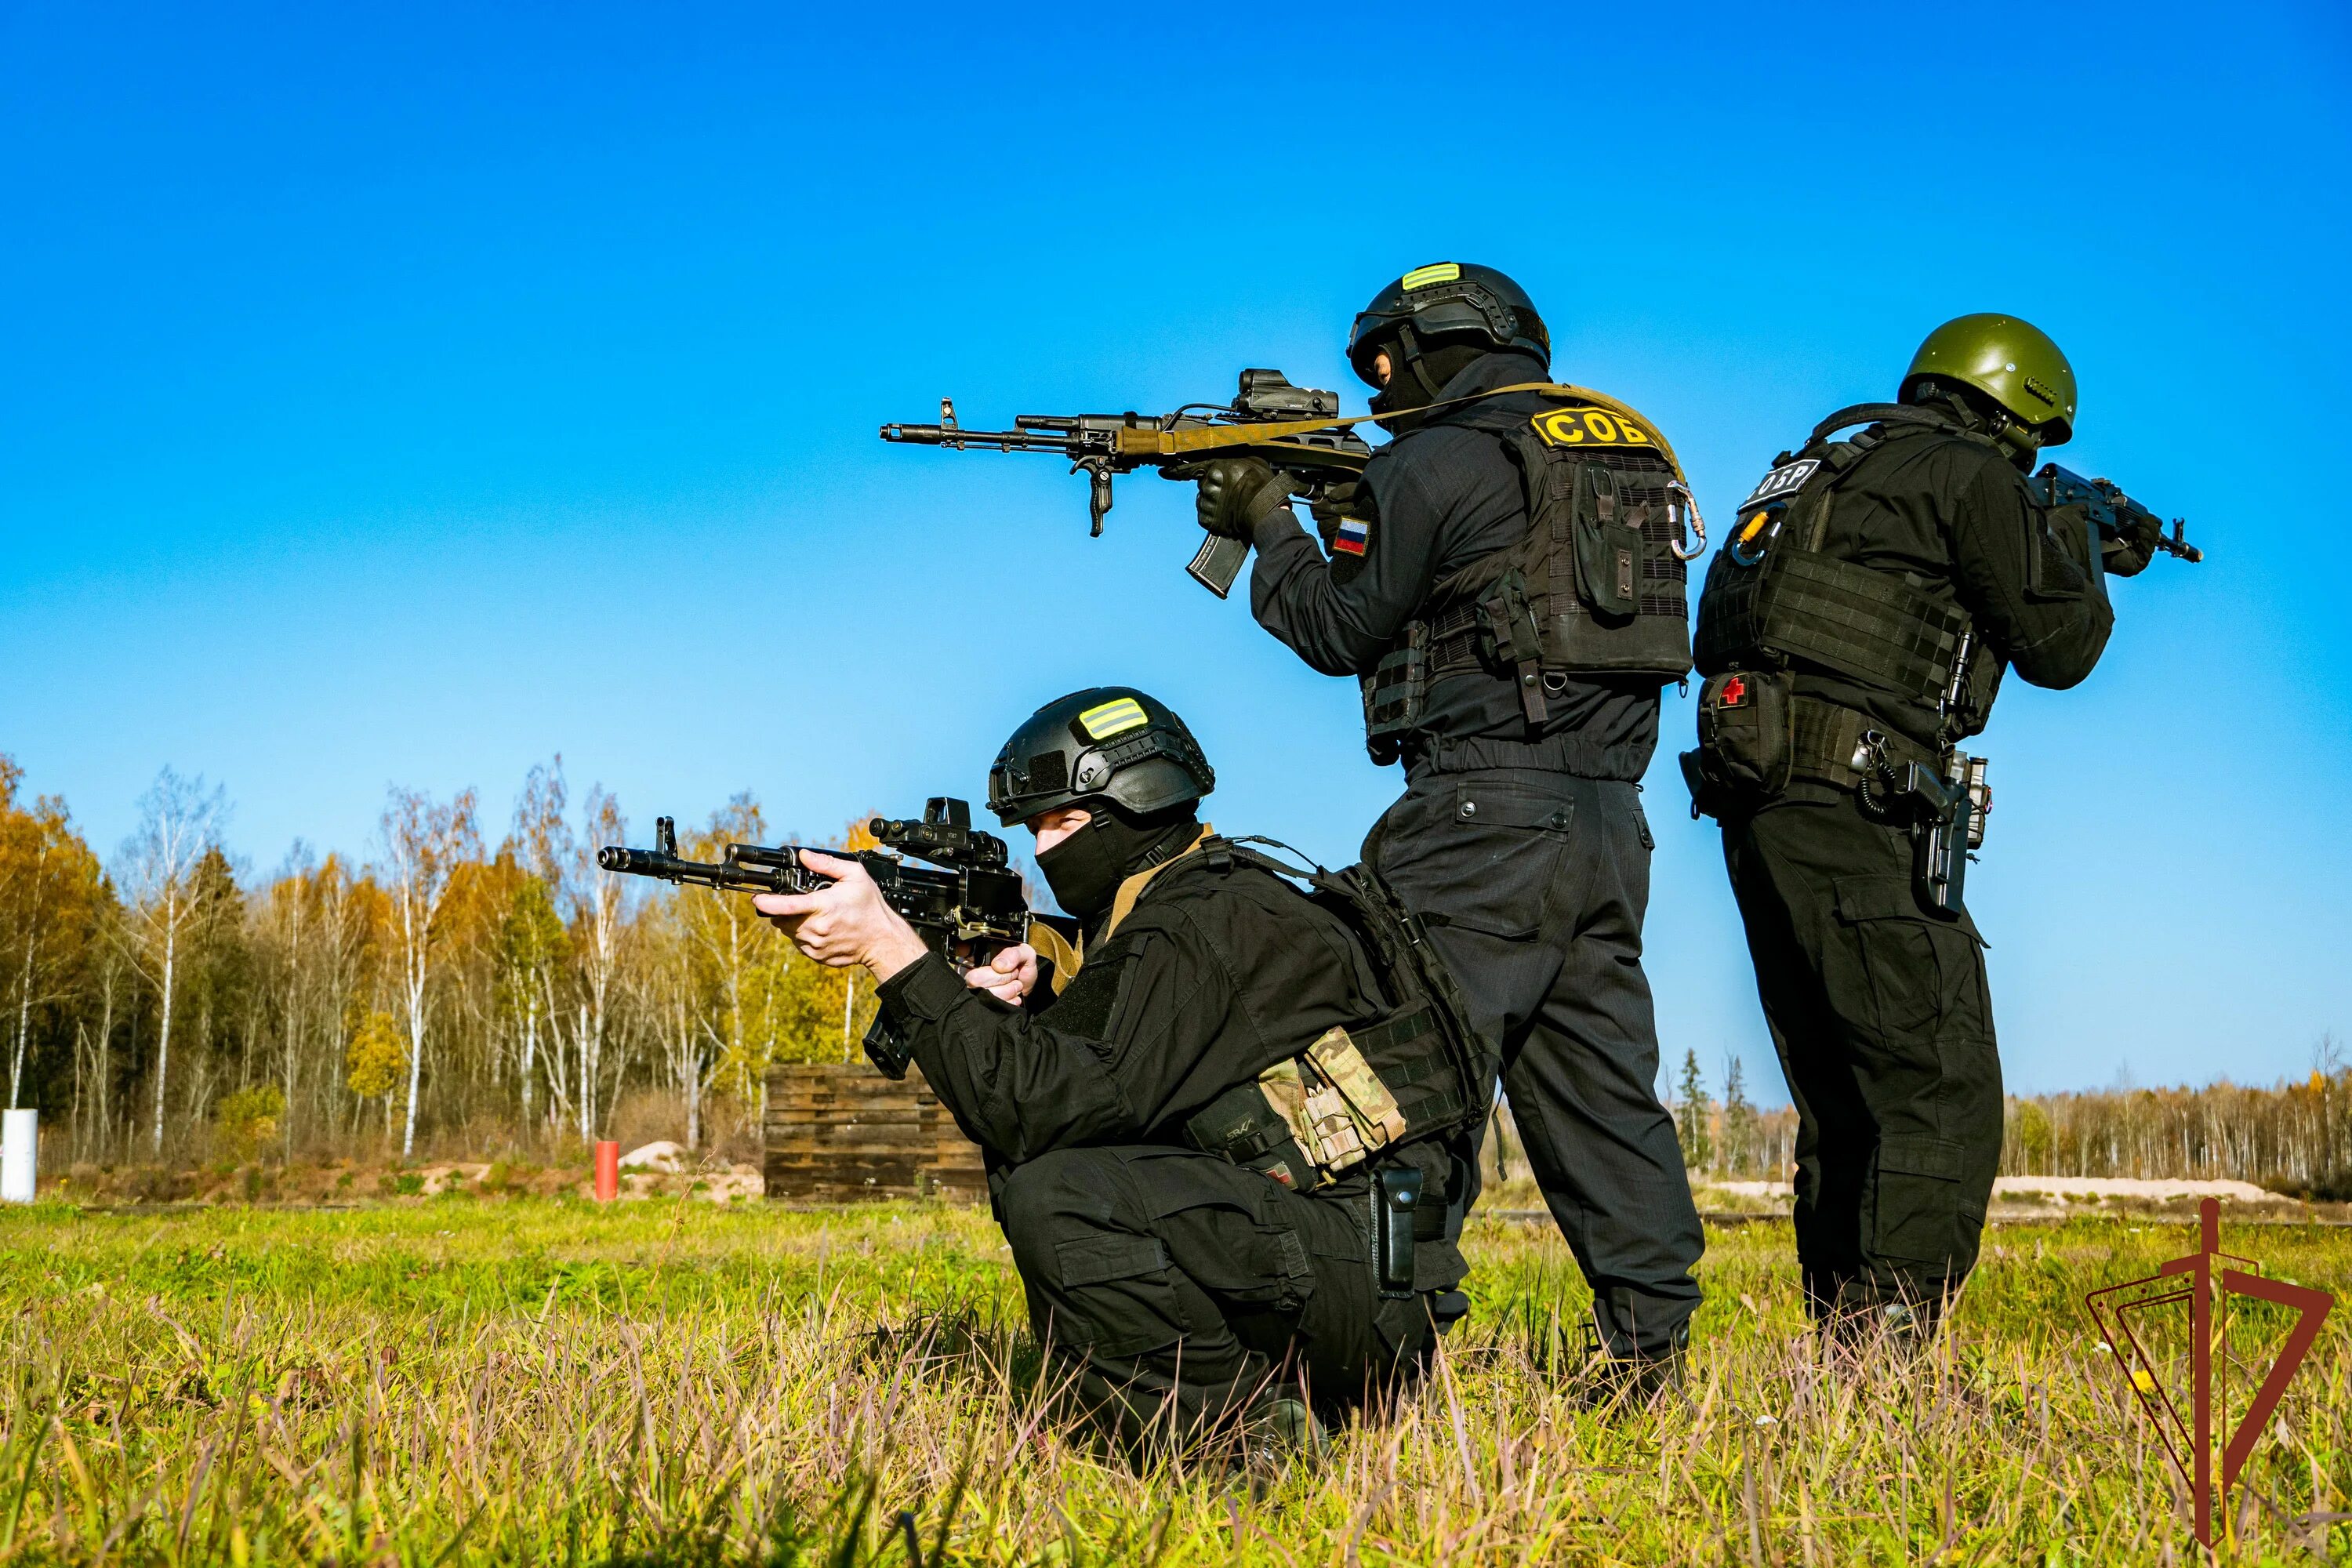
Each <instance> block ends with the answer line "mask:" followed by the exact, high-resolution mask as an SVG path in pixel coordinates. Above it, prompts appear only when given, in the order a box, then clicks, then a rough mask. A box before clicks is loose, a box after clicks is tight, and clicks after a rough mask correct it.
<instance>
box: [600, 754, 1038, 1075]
mask: <svg viewBox="0 0 2352 1568" xmlns="http://www.w3.org/2000/svg"><path fill="white" fill-rule="evenodd" d="M866 831H867V832H868V833H871V834H872V835H874V837H876V838H877V839H879V840H881V842H882V845H883V847H882V848H880V849H814V848H808V847H803V846H802V845H798V844H784V845H777V846H774V847H770V846H767V845H763V844H726V845H721V846H720V847H719V858H718V859H717V860H688V859H686V858H682V857H681V856H680V855H679V854H678V852H677V823H676V822H675V821H673V820H672V819H671V818H669V817H667V816H665V817H661V818H659V819H657V820H656V822H655V824H654V843H655V845H656V847H654V848H652V849H630V848H627V847H624V846H622V845H618V844H608V845H606V846H604V847H603V848H601V849H599V850H597V851H596V864H597V865H599V866H601V867H603V868H604V869H605V870H607V871H624V872H626V873H628V874H629V875H630V876H633V877H658V878H660V879H662V880H663V881H665V882H676V883H678V884H680V885H681V886H684V885H691V886H694V887H698V888H715V889H719V890H721V891H724V892H736V893H814V892H815V891H816V890H817V889H820V888H829V887H831V886H833V884H834V883H835V881H837V880H838V879H837V878H834V877H828V876H826V875H825V874H824V872H822V871H814V870H811V869H810V868H808V867H807V866H805V865H803V863H802V861H801V857H802V856H803V854H814V855H831V856H833V857H835V858H838V859H843V860H855V861H856V862H857V863H858V864H859V865H861V866H863V867H864V868H866V875H867V876H869V877H872V878H873V879H874V885H875V886H876V887H877V888H879V889H881V890H882V898H883V900H884V901H885V902H886V903H887V904H888V905H889V906H890V907H891V908H892V909H893V910H897V911H898V914H899V915H900V916H901V917H902V918H903V919H904V920H905V921H906V922H907V923H908V925H910V926H912V927H914V928H915V931H916V934H917V935H919V936H920V937H921V938H922V939H923V942H924V943H925V945H927V946H928V947H929V948H930V949H931V951H932V952H937V953H939V954H940V956H942V957H944V958H946V959H948V960H949V961H950V963H954V964H955V965H956V966H957V967H958V968H959V969H967V968H970V967H971V964H972V963H976V962H982V963H984V962H985V961H987V960H988V959H990V958H992V957H993V956H994V955H995V954H996V953H998V952H1002V951H1003V949H1005V948H1008V947H1012V946H1014V945H1016V944H1017V943H1020V942H1028V941H1030V940H1031V922H1032V921H1044V920H1045V917H1044V916H1034V915H1032V914H1031V913H1030V912H1029V905H1028V900H1027V899H1026V897H1025V896H1024V892H1023V889H1022V886H1021V874H1020V873H1019V872H1018V871H1015V870H1013V869H1012V868H1011V867H1010V865H1009V864H1008V861H1009V858H1010V857H1009V856H1008V854H1007V852H1006V850H1005V847H1004V840H1003V839H1002V838H999V837H996V835H994V834H993V833H983V832H982V831H980V830H978V829H976V828H974V827H973V826H972V825H971V806H969V805H966V804H964V803H963V802H962V801H960V800H950V799H949V798H947V797H946V796H944V795H935V796H933V797H932V798H931V800H930V801H929V803H928V804H926V805H924V807H923V819H922V820H921V821H920V822H910V821H898V820H894V819H892V818H889V817H881V816H877V817H876V818H874V820H873V821H871V822H869V823H867V824H866ZM892 850H896V851H898V854H892V853H890V851H892ZM901 856H905V857H907V858H911V859H915V860H928V861H929V862H930V865H929V866H913V865H908V862H907V859H902V858H900V857H901ZM933 868H937V869H933ZM866 1056H867V1057H868V1058H871V1059H872V1061H873V1063H874V1065H875V1066H876V1067H877V1068H881V1069H882V1072H883V1075H884V1076H885V1077H887V1078H894V1079H899V1078H905V1077H906V1076H907V1063H908V1060H909V1058H908V1054H907V1046H906V1042H905V1041H904V1040H902V1039H901V1038H899V1037H898V1031H897V1030H896V1029H895V1028H893V1027H892V1026H891V1024H890V1019H889V1016H888V1015H887V1014H879V1015H877V1016H876V1017H875V1020H874V1026H873V1027H872V1028H871V1029H869V1030H867V1031H866Z"/></svg>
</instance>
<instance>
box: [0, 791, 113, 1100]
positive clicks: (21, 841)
mask: <svg viewBox="0 0 2352 1568" xmlns="http://www.w3.org/2000/svg"><path fill="white" fill-rule="evenodd" d="M21 776H22V775H21V774H20V773H17V771H16V767H15V764H14V763H11V762H10V761H9V760H8V759H7V758H6V757H5V756H0V955H5V957H0V962H5V963H9V964H10V965H11V967H12V968H13V971H14V972H13V973H8V974H7V975H6V976H5V982H0V984H5V991H0V994H5V996H6V998H7V1001H8V1003H9V1005H10V1012H11V1013H12V1015H13V1016H12V1017H11V1019H10V1029H9V1035H10V1041H9V1050H8V1103H9V1105H10V1106H12V1107H14V1106H18V1105H22V1104H23V1103H24V1087H25V1059H26V1052H27V1051H28V1050H29V1048H30V1047H31V1044H32V1037H33V1015H34V1011H35V1009H37V1008H42V1007H47V1006H48V1005H50V1004H52V1003H56V1002H60V1001H63V1000H65V999H66V997H67V995H68V993H69V991H70V990H71V989H72V988H73V986H74V985H75V984H77V983H78V978H79V971H80V970H81V969H82V968H83V967H84V965H85V962H86V960H87V958H88V956H89V943H90V941H91V937H92V929H93V923H94V921H95V919H96V916H97V913H98V909H99V902H100V872H99V867H98V858H97V857H96V856H94V855H92V854H91V853H90V852H89V846H88V845H86V844H84V843H83V842H82V839H81V836H80V835H79V833H77V832H75V831H74V828H73V824H72V821H71V819H70V818H69V817H68V815H67V812H66V806H65V802H63V801H62V800H59V799H58V797H56V796H55V795H43V796H41V797H40V798H39V799H37V800H36V801H35V802H34V803H33V806H32V809H31V810H30V811H26V810H23V809H21V808H18V807H17V806H16V805H14V803H13V796H14V793H15V789H16V782H17V780H18V779H19V778H20V777H21Z"/></svg>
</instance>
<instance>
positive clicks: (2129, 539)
mask: <svg viewBox="0 0 2352 1568" xmlns="http://www.w3.org/2000/svg"><path fill="white" fill-rule="evenodd" d="M2030 482H2031V484H2032V487H2033V494H2034V499H2035V500H2039V501H2040V502H2041V503H2042V505H2043V506H2046V507H2062V506H2079V507H2081V508H2083V509H2084V510H2085V511H2087V512H2089V513H2090V516H2091V526H2092V527H2093V528H2095V529H2096V530H2098V533H2099V538H2100V539H2101V540H2103V541H2105V542H2107V543H2109V544H2123V545H2128V544H2133V543H2138V542H2145V543H2146V544H2147V547H2148V550H2149V552H2150V553H2151V554H2153V553H2154V552H2157V551H2159V550H2160V551H2162V552H2164V553H2165V554H2167V555H2169V556H2172V557H2174V558H2175V559H2176V560H2180V561H2187V562H2190V563H2196V562H2199V561H2202V560H2204V559H2205V552H2203V551H2201V550H2200V549H2198V548H2197V546H2195V545H2193V544H2191V543H2189V540H2188V538H2187V534H2188V531H2189V525H2188V522H2187V521H2186V520H2185V519H2182V518H2178V517H2176V518H2174V519H2173V520H2172V531H2171V532H2170V533H2167V532H2165V531H2164V519H2162V518H2160V517H2158V516H2157V514H2156V513H2154V512H2152V511H2150V510H2148V509H2147V508H2146V507H2144V506H2142V505H2140V504H2139V502H2137V501H2136V500H2132V499H2131V497H2129V496H2127V495H2126V494H2124V492H2123V487H2122V486H2120V485H2118V484H2116V482H2115V481H2114V480H2112V479H2084V477H2083V476H2082V475H2080V474H2078V473H2076V472H2075V471H2074V469H2072V468H2060V467H2059V466H2058V465H2057V464H2055V463H2044V464H2042V471H2041V472H2040V473H2037V474H2035V475H2034V476H2033V478H2032V480H2031V481H2030Z"/></svg>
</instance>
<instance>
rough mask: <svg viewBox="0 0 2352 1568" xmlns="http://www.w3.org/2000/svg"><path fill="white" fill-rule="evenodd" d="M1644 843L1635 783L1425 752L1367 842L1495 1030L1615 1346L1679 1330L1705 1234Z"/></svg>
mask: <svg viewBox="0 0 2352 1568" xmlns="http://www.w3.org/2000/svg"><path fill="white" fill-rule="evenodd" d="M1650 849H1651V838H1650V827H1649V823H1648V822H1647V821H1646V820H1645V819H1644V818H1643V815H1642V805H1641V797H1640V791H1639V789H1638V788H1637V786H1635V785H1633V784H1627V783H1621V782H1612V781H1607V780H1599V779H1586V778H1578V777H1576V776H1574V775H1572V774H1570V773H1557V772H1552V771H1549V770H1546V769H1538V768H1475V769H1471V770H1468V771H1453V770H1450V769H1449V770H1446V771H1441V770H1440V768H1439V767H1438V765H1437V764H1436V763H1433V762H1431V761H1422V762H1417V763H1414V764H1413V765H1412V767H1411V768H1409V769H1408V771H1407V773H1406V784H1405V793H1404V795H1403V796H1402V798H1401V799H1399V800H1398V801H1397V803H1396V804H1395V805H1391V807H1389V809H1388V811H1387V812H1386V813H1385V814H1384V815H1383V816H1381V820H1380V821H1379V822H1378V823H1377V824H1376V825H1374V826H1373V828H1372V831H1371V834H1370V837H1367V838H1366V839H1365V841H1364V860H1365V862H1366V863H1367V864H1369V865H1370V866H1371V867H1372V868H1374V869H1376V870H1378V871H1379V872H1380V873H1381V875H1382V876H1384V877H1386V878H1387V879H1389V880H1390V882H1391V884H1393V885H1394V886H1395V888H1396V889H1397V892H1398V894H1399V896H1401V897H1402V899H1403V900H1405V902H1406V903H1407V904H1408V905H1409V906H1410V907H1411V908H1412V910H1413V912H1414V913H1416V914H1418V915H1420V916H1421V917H1422V920H1423V924H1424V925H1426V926H1427V927H1428V929H1429V932H1430V941H1431V942H1432V943H1433V944H1434V945H1435V946H1436V948H1437V950H1438V952H1439V955H1440V956H1441V957H1443V958H1444V960H1445V962H1446V964H1447V966H1448V967H1449V968H1451V969H1452V970H1453V972H1454V978H1455V979H1456V980H1458V981H1459V982H1461V984H1462V989H1463V992H1464V994H1465V995H1466V997H1467V998H1468V1000H1469V1004H1470V1007H1471V1011H1472V1013H1473V1014H1474V1015H1475V1018H1476V1021H1477V1024H1478V1026H1479V1027H1480V1028H1481V1029H1483V1030H1486V1032H1487V1033H1488V1035H1489V1036H1490V1037H1493V1038H1496V1039H1498V1040H1499V1041H1500V1042H1501V1045H1502V1057H1503V1089H1504V1092H1505V1093H1506V1094H1507V1095H1508V1096H1509V1097H1510V1101H1511V1114H1512V1116H1513V1117H1514V1118H1515V1119H1516V1120H1517V1122H1518V1128H1519V1135H1520V1137H1521V1139H1522V1140H1523V1141H1524V1142H1525V1143H1526V1145H1527V1153H1528V1165H1529V1167H1530V1168H1532V1169H1533V1171H1534V1173H1535V1177H1536V1182H1537V1184H1538V1185H1539V1186H1541V1187H1542V1189H1543V1194H1544V1201H1545V1202H1546V1203H1547V1204H1548V1205H1549V1206H1550V1208H1551V1213H1552V1217H1553V1219H1554V1220H1556V1221H1557V1222H1558V1223H1559V1228H1560V1233H1561V1234H1562V1235H1563V1236H1565V1237H1567V1238H1568V1245H1569V1247H1570V1250H1571V1251H1572V1252H1574V1253H1575V1255H1576V1261H1577V1265H1578V1267H1579V1268H1581V1269H1582V1270H1583V1271H1584V1278H1585V1279H1586V1281H1587V1282H1588V1283H1590V1284H1591V1287H1592V1296H1593V1315H1594V1318H1595V1320H1596V1322H1597V1325H1598V1327H1599V1330H1600V1332H1601V1341H1602V1343H1603V1345H1604V1347H1605V1348H1606V1349H1607V1351H1608V1353H1609V1354H1611V1355H1612V1356H1615V1357H1619V1358H1627V1357H1633V1356H1644V1357H1652V1356H1661V1355H1664V1354H1667V1353H1669V1352H1672V1351H1673V1350H1674V1349H1675V1348H1676V1347H1678V1346H1679V1345H1680V1344H1681V1343H1682V1342H1683V1340H1684V1338H1685V1324H1686V1323H1687V1322H1688V1321H1689V1319H1690V1315H1691V1313H1692V1312H1694V1311H1695V1310H1697V1308H1698V1302H1699V1289H1698V1284H1697V1282H1696V1280H1695V1279H1692V1277H1691V1269H1692V1268H1693V1266H1694V1265H1696V1263H1697V1262H1698V1258H1699V1254H1700V1253H1701V1252H1702V1251H1703V1250H1704V1249H1705V1247H1706V1237H1705V1235H1704V1233H1703V1232H1702V1231H1701V1230H1700V1228H1699V1222H1698V1212H1697V1210H1696V1208H1695V1207H1694V1206H1693V1205H1692V1203H1691V1194H1690V1182H1689V1179H1688V1178H1687V1177H1685V1175H1684V1173H1683V1162H1682V1148H1681V1144H1680V1143H1679V1142H1677V1141H1676V1139H1675V1125H1674V1121H1673V1119H1672V1118H1671V1117H1669V1116H1668V1115H1667V1114H1666V1110H1665V1108H1664V1106H1663V1105H1661V1104H1660V1103H1659V1102H1658V1092H1657V1076H1658V1035H1657V1025H1656V1021H1655V1018H1654V1013H1653V1009H1652V1006H1651V1003H1650V983H1649V980H1648V978H1647V977H1646V976H1644V975H1643V973H1642V920H1643V915H1644V914H1645V913H1646V912H1647V911H1648V909H1649V903H1650Z"/></svg>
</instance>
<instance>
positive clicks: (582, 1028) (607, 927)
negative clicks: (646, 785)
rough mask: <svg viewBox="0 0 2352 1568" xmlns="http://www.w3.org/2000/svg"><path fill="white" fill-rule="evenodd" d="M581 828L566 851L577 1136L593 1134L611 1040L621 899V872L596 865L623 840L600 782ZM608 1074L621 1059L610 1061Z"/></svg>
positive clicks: (623, 828)
mask: <svg viewBox="0 0 2352 1568" xmlns="http://www.w3.org/2000/svg"><path fill="white" fill-rule="evenodd" d="M582 818H583V825H584V826H586V828H587V833H586V835H585V837H583V839H582V841H581V842H580V844H579V845H578V846H577V847H576V848H575V849H574V851H573V856H572V928H573V930H574V931H576V932H577V933H578V934H577V943H576V947H577V952H578V955H579V962H580V984H581V992H582V995H581V1000H580V1025H579V1033H578V1035H577V1037H576V1038H575V1040H574V1050H575V1053H576V1057H577V1066H578V1068H579V1069H580V1102H579V1111H580V1136H581V1137H582V1138H583V1139H591V1140H593V1138H594V1137H595V1136H596V1111H597V1108H598V1103H599V1101H598V1092H599V1089H600V1088H601V1086H602V1083H603V1074H604V1050H605V1047H606V1046H607V1045H608V1044H610V1043H611V1039H612V1026H613V1003H614V982H615V981H616V980H617V979H618V978H619V976H620V969H621V936H622V917H623V915H624V914H625V909H624V898H623V894H622V888H621V874H620V873H619V872H617V871H607V870H605V869H604V868H603V867H601V866H599V865H597V864H596V849H597V847H598V846H599V845H604V844H624V843H626V842H627V841H628V825H627V823H626V822H625V820H624V818H623V817H622V816H621V805H620V802H618V801H617V800H615V799H614V798H613V796H612V795H610V794H608V793H607V792H606V791H605V790H604V787H603V786H601V785H599V786H598V787H596V788H594V789H592V790H590V791H589V792H588V804H587V809H586V810H585V811H584V812H583V814H582ZM613 1065H614V1069H615V1070H614V1077H615V1078H616V1079H617V1078H618V1077H619V1069H620V1068H623V1067H625V1065H626V1064H625V1063H623V1062H620V1061H617V1060H616V1061H615V1062H614V1064H613Z"/></svg>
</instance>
